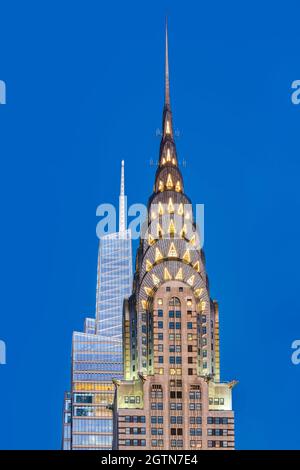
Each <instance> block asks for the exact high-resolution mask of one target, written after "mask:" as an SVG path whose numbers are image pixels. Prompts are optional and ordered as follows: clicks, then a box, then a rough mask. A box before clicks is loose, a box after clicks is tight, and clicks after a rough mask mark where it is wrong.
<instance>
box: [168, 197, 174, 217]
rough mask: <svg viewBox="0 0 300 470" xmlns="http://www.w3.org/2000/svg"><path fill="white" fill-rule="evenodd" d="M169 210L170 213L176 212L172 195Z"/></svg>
mask: <svg viewBox="0 0 300 470" xmlns="http://www.w3.org/2000/svg"><path fill="white" fill-rule="evenodd" d="M168 212H169V214H173V212H174V206H173V201H172V198H171V197H170V198H169V203H168Z"/></svg>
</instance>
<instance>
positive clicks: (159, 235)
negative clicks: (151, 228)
mask: <svg viewBox="0 0 300 470" xmlns="http://www.w3.org/2000/svg"><path fill="white" fill-rule="evenodd" d="M163 234H164V232H163V229H162V228H161V226H160V224H157V236H158V237H162V236H163Z"/></svg>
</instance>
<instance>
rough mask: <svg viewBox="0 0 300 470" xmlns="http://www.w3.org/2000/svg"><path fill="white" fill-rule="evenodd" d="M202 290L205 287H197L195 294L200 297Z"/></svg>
mask: <svg viewBox="0 0 300 470" xmlns="http://www.w3.org/2000/svg"><path fill="white" fill-rule="evenodd" d="M202 292H203V289H195V292H194V294H195V296H196V297H200V296H201V294H202Z"/></svg>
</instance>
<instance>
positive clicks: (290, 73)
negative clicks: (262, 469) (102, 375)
mask: <svg viewBox="0 0 300 470" xmlns="http://www.w3.org/2000/svg"><path fill="white" fill-rule="evenodd" d="M166 13H168V15H169V42H170V67H171V99H172V107H173V114H174V121H175V127H176V128H178V129H179V130H180V133H181V135H180V138H179V139H178V152H179V156H180V158H185V159H186V161H187V167H186V168H185V169H183V173H184V179H185V189H186V192H187V194H188V195H189V196H190V197H191V198H192V200H193V201H194V202H195V203H196V202H199V203H204V204H205V216H206V218H205V251H206V258H207V269H208V274H209V277H210V286H211V295H212V297H213V298H216V299H218V300H219V302H220V315H221V367H222V376H223V378H224V379H225V380H230V379H233V378H236V379H238V380H239V381H240V383H239V385H238V386H237V387H236V389H235V390H234V409H235V411H236V443H237V447H238V448H242V449H251V448H257V449H260V448H270V449H271V448H272V449H275V448H297V447H299V415H300V411H299V387H300V365H299V366H294V365H292V363H291V359H290V357H291V343H292V341H293V340H294V339H299V338H300V312H299V271H298V269H299V264H300V254H299V236H300V223H299V209H300V195H299V170H300V163H299V162H300V152H299V135H300V134H299V124H300V106H298V107H297V106H295V105H292V103H291V100H290V94H291V92H290V86H291V82H292V81H293V80H296V79H300V60H299V43H300V28H299V17H300V5H299V2H298V6H297V2H294V3H293V2H289V3H284V6H282V8H280V9H279V7H278V2H277V4H276V2H275V3H274V2H271V1H270V2H261V1H257V0H254V1H252V2H248V3H247V4H246V3H245V2H234V3H232V2H223V1H219V2H199V1H189V2H183V1H176V0H172V1H169V2H165V1H162V0H160V1H151V2H141V1H127V2H124V1H120V0H119V1H114V2H108V1H107V2H99V1H96V0H94V1H89V2H86V1H85V2H84V1H72V2H71V1H65V2H61V1H57V0H52V1H46V2H40V1H30V0H29V1H26V2H21V1H19V2H17V1H15V0H11V1H9V2H8V1H6V2H3V1H2V2H1V3H0V16H1V29H0V47H1V57H0V79H2V80H5V81H6V84H7V105H6V106H0V136H1V138H0V155H1V171H0V200H1V232H0V234H1V235H0V236H1V243H0V249H1V304H0V305H1V306H0V309H1V318H0V339H3V340H5V341H6V343H7V365H6V366H0V403H1V417H0V420H1V426H0V448H5V449H9V448H10V449H11V448H18V449H57V448H59V447H60V439H61V408H62V399H63V392H64V390H65V389H67V388H68V386H69V379H70V348H71V335H72V330H74V329H75V330H76V329H77V330H78V329H82V326H83V319H84V317H85V316H86V315H90V314H93V312H94V305H95V284H96V261H97V238H96V234H95V228H96V223H97V218H96V215H95V211H96V207H97V205H98V204H100V203H102V202H111V203H116V202H117V196H118V191H119V167H120V161H121V159H125V161H126V186H127V194H128V198H129V203H134V202H146V200H147V198H148V196H149V195H150V192H151V190H152V186H153V181H154V168H153V167H150V166H149V160H150V159H151V158H156V156H157V154H158V146H159V139H158V138H157V137H156V136H155V130H156V128H157V127H159V126H160V124H161V111H162V103H163V60H164V57H163V54H164V51H163V47H164V44H163V40H164V17H165V14H166Z"/></svg>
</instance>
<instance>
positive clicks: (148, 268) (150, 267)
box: [146, 259, 152, 272]
mask: <svg viewBox="0 0 300 470" xmlns="http://www.w3.org/2000/svg"><path fill="white" fill-rule="evenodd" d="M151 269H152V264H151V263H150V261H149V260H148V259H147V260H146V271H147V272H148V271H151Z"/></svg>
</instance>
